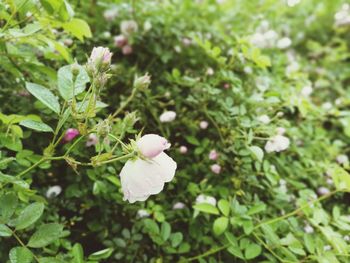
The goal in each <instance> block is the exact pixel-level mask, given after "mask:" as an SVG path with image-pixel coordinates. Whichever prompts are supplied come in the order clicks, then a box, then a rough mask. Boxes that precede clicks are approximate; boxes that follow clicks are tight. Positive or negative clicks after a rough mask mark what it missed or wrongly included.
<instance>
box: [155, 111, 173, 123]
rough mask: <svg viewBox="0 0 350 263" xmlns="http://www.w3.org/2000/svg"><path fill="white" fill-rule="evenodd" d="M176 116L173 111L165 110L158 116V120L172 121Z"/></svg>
mask: <svg viewBox="0 0 350 263" xmlns="http://www.w3.org/2000/svg"><path fill="white" fill-rule="evenodd" d="M175 118H176V112H175V111H165V112H163V113H162V114H161V115H160V116H159V120H160V122H172V121H173V120H175Z"/></svg>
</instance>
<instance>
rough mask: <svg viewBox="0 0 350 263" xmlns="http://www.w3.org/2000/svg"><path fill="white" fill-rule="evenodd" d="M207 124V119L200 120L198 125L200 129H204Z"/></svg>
mask: <svg viewBox="0 0 350 263" xmlns="http://www.w3.org/2000/svg"><path fill="white" fill-rule="evenodd" d="M208 126H209V123H208V122H207V121H201V122H200V123H199V127H200V128H201V129H202V130H205V129H206V128H208Z"/></svg>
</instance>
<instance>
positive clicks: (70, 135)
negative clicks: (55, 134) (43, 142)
mask: <svg viewBox="0 0 350 263" xmlns="http://www.w3.org/2000/svg"><path fill="white" fill-rule="evenodd" d="M78 135H79V131H78V130H77V129H74V128H69V129H68V130H67V131H66V133H65V135H64V138H63V140H64V141H65V142H70V141H72V140H74V138H75V137H77V136H78Z"/></svg>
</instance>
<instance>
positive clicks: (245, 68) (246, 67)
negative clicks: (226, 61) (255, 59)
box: [243, 66, 253, 74]
mask: <svg viewBox="0 0 350 263" xmlns="http://www.w3.org/2000/svg"><path fill="white" fill-rule="evenodd" d="M243 71H244V73H246V74H252V73H253V70H252V68H251V67H249V66H245V67H244V68H243Z"/></svg>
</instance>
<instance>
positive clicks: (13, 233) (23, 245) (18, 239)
mask: <svg viewBox="0 0 350 263" xmlns="http://www.w3.org/2000/svg"><path fill="white" fill-rule="evenodd" d="M12 235H13V236H14V237H15V239H16V240H17V241H18V243H19V244H20V245H21V246H22V247H24V248H26V249H28V250H29V248H27V246H26V245H25V244H24V243H23V241H22V240H21V239H20V238H19V236H17V234H16V233H15V231H13V230H12ZM32 255H33V257H34V259H35V261H36V262H39V259H38V258H37V256H35V255H34V253H32Z"/></svg>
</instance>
